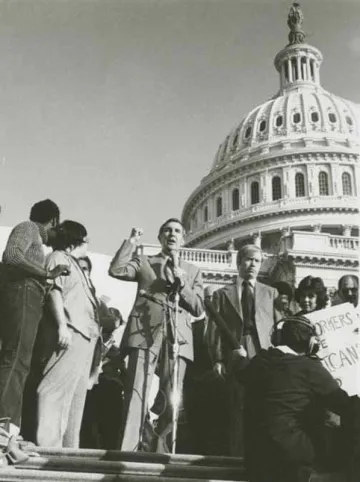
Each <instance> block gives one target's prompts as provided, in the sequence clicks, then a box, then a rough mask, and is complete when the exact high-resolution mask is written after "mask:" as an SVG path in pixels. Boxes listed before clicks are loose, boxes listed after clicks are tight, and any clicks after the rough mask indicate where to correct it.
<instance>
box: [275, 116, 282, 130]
mask: <svg viewBox="0 0 360 482" xmlns="http://www.w3.org/2000/svg"><path fill="white" fill-rule="evenodd" d="M275 125H276V127H281V126H282V125H283V116H282V115H278V116H277V118H276V121H275Z"/></svg>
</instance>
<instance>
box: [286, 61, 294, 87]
mask: <svg viewBox="0 0 360 482" xmlns="http://www.w3.org/2000/svg"><path fill="white" fill-rule="evenodd" d="M287 63H288V70H289V82H292V81H293V75H292V63H291V59H288V61H287Z"/></svg>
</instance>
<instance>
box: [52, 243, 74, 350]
mask: <svg viewBox="0 0 360 482" xmlns="http://www.w3.org/2000/svg"><path fill="white" fill-rule="evenodd" d="M67 262H68V259H67V258H66V256H65V255H64V254H63V253H61V252H60V251H54V252H53V253H51V254H50V255H49V256H48V258H47V260H46V269H48V270H49V271H52V270H54V269H56V267H57V266H59V265H64V264H65V263H67ZM66 283H68V276H66V275H62V276H58V277H57V278H56V279H55V280H54V283H53V285H52V289H51V291H50V292H49V295H48V306H49V309H50V311H51V313H52V315H53V317H54V320H55V322H56V324H57V328H58V343H59V346H60V348H67V347H68V346H69V345H70V343H71V331H70V330H69V328H68V320H67V318H66V315H65V309H64V288H65V287H66Z"/></svg>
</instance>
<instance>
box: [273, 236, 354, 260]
mask: <svg viewBox="0 0 360 482" xmlns="http://www.w3.org/2000/svg"><path fill="white" fill-rule="evenodd" d="M358 249H359V239H358V238H356V237H352V236H335V235H333V234H328V233H314V232H310V231H293V232H291V233H290V234H289V236H286V237H285V238H284V239H283V241H282V244H281V251H282V252H285V251H287V252H291V251H293V252H297V253H302V254H304V255H307V254H309V255H311V254H321V255H323V256H327V255H329V256H333V255H335V254H337V255H339V256H340V257H344V256H350V257H357V256H358Z"/></svg>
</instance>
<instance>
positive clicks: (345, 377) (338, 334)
mask: <svg viewBox="0 0 360 482" xmlns="http://www.w3.org/2000/svg"><path fill="white" fill-rule="evenodd" d="M306 317H307V318H308V319H309V320H310V321H311V322H312V323H314V324H315V326H316V333H317V335H318V337H319V339H320V351H319V353H318V355H319V357H320V358H321V360H322V363H323V365H324V367H325V368H327V369H328V370H329V372H330V373H331V374H332V375H333V377H334V378H336V380H337V381H338V382H339V385H340V386H341V388H343V389H344V390H345V391H346V392H347V393H348V394H349V395H360V335H359V328H360V320H359V314H358V313H357V311H356V310H355V308H354V307H353V305H351V304H350V303H344V304H342V305H337V306H332V307H331V308H326V309H325V310H320V311H314V312H313V313H309V314H307V315H306Z"/></svg>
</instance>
